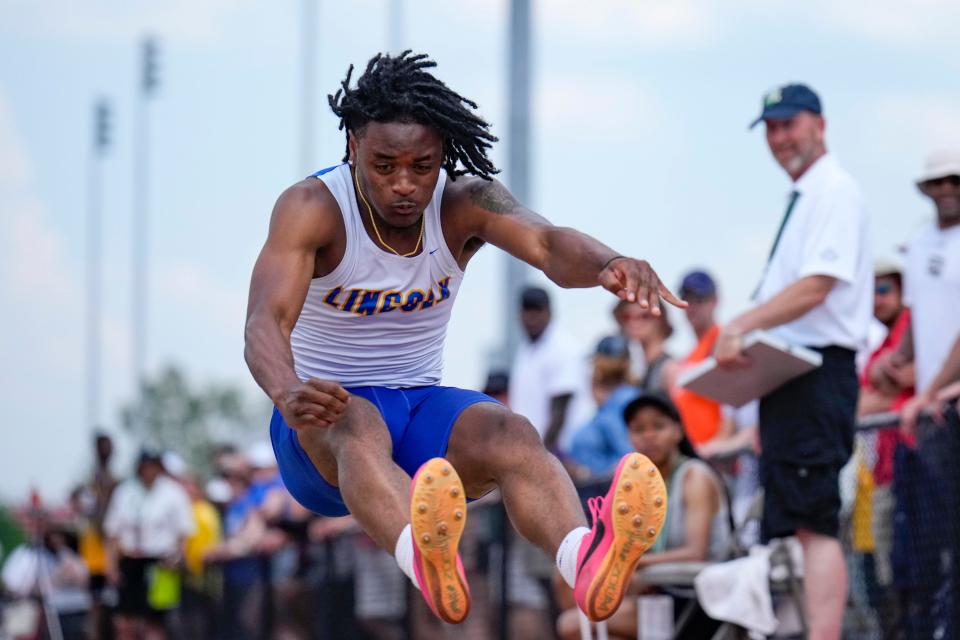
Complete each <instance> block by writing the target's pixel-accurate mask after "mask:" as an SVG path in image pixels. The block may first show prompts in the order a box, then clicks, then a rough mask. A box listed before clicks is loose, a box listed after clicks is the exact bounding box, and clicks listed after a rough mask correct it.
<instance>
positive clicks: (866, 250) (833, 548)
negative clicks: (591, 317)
mask: <svg viewBox="0 0 960 640" xmlns="http://www.w3.org/2000/svg"><path fill="white" fill-rule="evenodd" d="M760 122H764V123H765V125H766V133H767V144H768V145H769V147H770V151H771V152H772V154H773V157H774V159H775V160H776V161H777V163H778V164H779V165H780V166H781V167H782V168H783V169H784V171H786V173H787V175H789V177H790V179H791V180H792V181H793V184H792V186H791V188H790V191H789V192H788V194H787V197H786V202H785V204H784V208H785V209H786V211H785V213H784V215H783V219H782V222H781V224H780V228H779V230H778V232H777V235H776V237H775V239H774V241H773V246H772V247H771V250H770V255H769V258H768V260H767V265H766V268H765V270H764V273H763V276H762V278H761V281H760V285H759V288H758V289H757V292H756V295H755V299H754V300H755V302H756V303H757V306H755V307H753V308H752V309H750V310H748V311H747V312H745V313H743V314H742V315H740V316H739V317H737V318H735V319H734V320H733V321H731V322H730V323H728V324H727V325H726V326H725V327H724V328H723V330H722V331H721V333H720V336H719V338H718V339H717V347H716V353H715V355H716V358H717V361H718V362H719V363H720V364H721V365H722V366H727V367H736V366H748V362H747V361H746V359H745V358H744V357H743V355H742V353H741V351H742V338H743V335H744V334H745V333H747V332H749V331H752V330H754V329H766V330H769V331H770V333H772V334H774V335H776V336H778V337H780V338H783V339H785V340H787V341H788V342H790V343H791V344H795V345H803V346H806V347H810V348H813V349H815V350H816V351H819V352H820V353H821V354H822V355H823V366H821V367H820V368H818V369H816V370H814V371H812V372H810V373H808V374H806V375H803V376H800V377H799V378H795V379H793V380H791V381H789V382H787V383H786V384H784V385H783V386H781V387H780V388H778V389H776V390H775V391H773V392H771V393H770V394H768V395H767V396H765V397H763V398H762V399H761V401H760V442H761V446H762V454H761V461H760V476H761V480H762V482H763V485H764V496H765V497H764V505H763V521H762V536H763V538H764V539H765V540H769V539H771V538H777V537H783V536H788V535H793V534H796V535H797V537H798V538H799V539H800V543H801V544H802V546H803V551H804V558H805V563H804V568H805V575H804V593H805V600H806V611H807V612H808V617H809V627H810V635H809V637H810V638H811V639H813V640H816V639H819V638H831V639H835V638H839V637H840V628H841V624H842V621H843V609H844V604H845V603H846V599H847V598H846V595H847V575H846V569H845V568H844V560H843V551H842V549H841V546H840V542H839V541H838V539H837V535H838V528H839V522H838V520H839V511H840V490H839V483H838V476H839V472H840V468H841V467H842V466H843V465H844V463H846V461H847V460H848V459H849V457H850V455H851V453H852V450H853V430H854V419H855V413H856V407H857V394H858V384H857V372H856V366H855V363H854V355H855V353H856V350H857V349H858V348H859V347H860V346H861V345H862V344H864V343H865V341H866V335H867V327H868V325H869V322H870V316H871V313H872V304H873V288H872V287H873V273H872V265H873V259H872V256H871V250H870V246H871V244H870V231H869V222H868V218H867V212H866V210H865V209H864V205H863V200H862V198H861V195H860V189H859V188H858V187H857V184H856V182H855V181H854V180H853V178H852V177H850V175H849V174H848V173H847V172H846V171H844V169H843V168H842V167H841V166H840V164H839V163H838V162H837V160H836V158H834V157H833V156H832V155H830V154H829V153H828V152H827V148H826V143H825V141H824V131H825V126H826V125H825V121H824V118H823V115H822V109H821V105H820V99H819V97H818V96H817V94H816V93H814V92H813V91H812V90H811V89H810V88H809V87H807V86H805V85H801V84H790V85H786V86H783V87H780V88H778V89H775V90H774V91H771V92H770V93H769V94H767V95H766V96H765V97H764V101H763V111H762V113H761V114H760V117H759V118H757V120H756V121H755V122H754V123H753V124H752V125H751V127H753V126H755V125H756V124H759V123H760Z"/></svg>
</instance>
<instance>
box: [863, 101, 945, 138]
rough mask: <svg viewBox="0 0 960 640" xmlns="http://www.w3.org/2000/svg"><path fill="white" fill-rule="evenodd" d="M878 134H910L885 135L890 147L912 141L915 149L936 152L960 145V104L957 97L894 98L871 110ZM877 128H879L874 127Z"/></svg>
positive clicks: (879, 102) (879, 103)
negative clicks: (881, 132) (907, 136)
mask: <svg viewBox="0 0 960 640" xmlns="http://www.w3.org/2000/svg"><path fill="white" fill-rule="evenodd" d="M871 113H872V118H871V120H872V122H873V126H871V128H872V129H873V130H874V131H886V132H909V139H908V140H907V139H905V138H904V136H902V135H896V136H884V138H886V139H887V140H888V142H887V143H886V144H887V145H890V144H892V143H893V144H895V143H896V142H898V141H908V142H909V144H910V146H911V147H919V148H922V149H927V150H932V149H936V148H943V147H958V146H960V104H958V101H957V99H956V96H949V97H948V96H933V95H925V96H924V95H904V94H898V95H891V96H886V97H882V98H880V99H879V100H878V101H877V102H876V103H875V106H873V108H872V109H871ZM874 127H875V128H874Z"/></svg>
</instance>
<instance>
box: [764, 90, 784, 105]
mask: <svg viewBox="0 0 960 640" xmlns="http://www.w3.org/2000/svg"><path fill="white" fill-rule="evenodd" d="M781 100H783V91H782V90H781V89H780V88H777V89H774V90H773V91H771V92H770V93H768V94H767V95H765V96H764V97H763V106H764V107H770V106H773V105H775V104H778V103H779V102H780V101H781Z"/></svg>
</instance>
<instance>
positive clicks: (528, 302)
mask: <svg viewBox="0 0 960 640" xmlns="http://www.w3.org/2000/svg"><path fill="white" fill-rule="evenodd" d="M520 308H521V309H535V310H538V311H542V310H549V309H550V296H549V295H548V294H547V292H546V291H545V290H544V289H541V288H540V287H526V288H524V290H523V291H522V292H521V293H520Z"/></svg>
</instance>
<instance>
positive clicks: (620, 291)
mask: <svg viewBox="0 0 960 640" xmlns="http://www.w3.org/2000/svg"><path fill="white" fill-rule="evenodd" d="M597 281H598V282H599V283H600V286H601V287H603V288H604V289H606V290H607V291H609V292H610V293H612V294H613V295H615V296H617V297H619V298H621V299H624V300H625V299H626V292H625V290H624V288H623V281H622V280H621V279H620V274H619V272H617V271H614V270H613V269H610V268H609V267H607V268H606V269H604V270H603V271H601V272H600V275H598V276H597Z"/></svg>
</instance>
